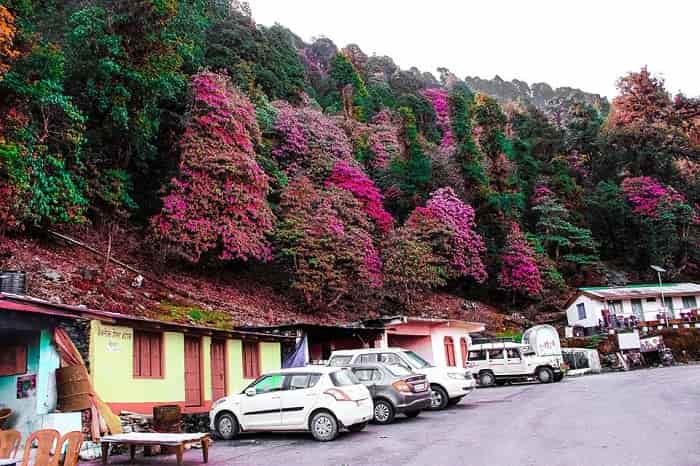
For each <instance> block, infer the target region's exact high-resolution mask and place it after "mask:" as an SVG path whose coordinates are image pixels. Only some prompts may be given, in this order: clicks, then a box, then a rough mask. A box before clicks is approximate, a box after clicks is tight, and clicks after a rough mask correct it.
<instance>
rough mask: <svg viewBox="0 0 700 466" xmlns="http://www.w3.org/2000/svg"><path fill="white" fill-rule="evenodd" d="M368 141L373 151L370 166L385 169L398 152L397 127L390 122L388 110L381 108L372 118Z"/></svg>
mask: <svg viewBox="0 0 700 466" xmlns="http://www.w3.org/2000/svg"><path fill="white" fill-rule="evenodd" d="M369 129H370V132H369V137H368V143H369V148H370V150H371V151H372V152H373V153H374V158H373V159H372V162H371V163H372V167H373V168H375V169H380V170H386V169H387V168H389V163H390V162H391V161H392V160H393V159H394V158H395V157H397V156H398V155H399V154H400V151H401V149H400V143H399V127H398V125H396V124H394V123H392V121H391V115H390V113H389V111H388V110H382V111H381V112H379V113H377V114H376V115H375V116H374V118H373V119H372V125H371V126H370V127H369Z"/></svg>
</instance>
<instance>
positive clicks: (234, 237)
mask: <svg viewBox="0 0 700 466" xmlns="http://www.w3.org/2000/svg"><path fill="white" fill-rule="evenodd" d="M191 93H192V102H191V104H190V112H189V121H188V123H187V127H186V129H185V132H184V134H183V135H182V138H181V140H180V148H181V151H182V155H181V161H180V168H179V170H180V172H179V174H178V176H177V177H176V178H173V180H172V181H171V183H170V186H169V188H168V190H167V194H166V195H165V196H164V197H163V208H162V210H161V212H160V213H159V214H158V215H156V216H155V217H154V218H153V219H152V221H151V224H152V231H153V234H154V236H155V237H156V239H157V240H159V241H160V242H161V243H163V244H165V245H167V248H168V250H169V252H171V253H175V254H176V255H179V256H182V257H184V258H186V259H187V260H189V261H191V262H198V261H199V260H200V258H201V256H202V254H204V253H207V252H210V251H216V252H218V253H219V257H220V258H221V259H223V260H233V259H239V260H248V259H257V260H261V261H266V260H268V259H270V257H271V250H270V245H269V244H268V241H267V239H266V234H267V233H268V232H270V231H271V230H272V224H273V215H272V211H271V210H270V207H269V205H268V204H267V200H266V196H267V193H268V190H269V188H268V178H267V176H266V175H265V173H264V172H263V170H262V169H261V168H260V167H259V166H258V164H257V163H256V160H255V152H254V150H253V145H254V142H255V141H257V140H258V138H259V137H260V135H259V130H258V125H257V122H256V116H255V109H254V107H253V105H252V104H251V103H250V101H249V100H248V99H247V98H246V97H245V96H244V95H243V94H241V93H240V92H239V91H238V90H236V89H235V88H234V87H233V86H232V85H231V82H230V80H229V78H228V77H227V76H223V75H220V74H216V73H212V72H209V71H204V72H201V73H199V74H196V75H195V76H194V77H193V78H192V82H191Z"/></svg>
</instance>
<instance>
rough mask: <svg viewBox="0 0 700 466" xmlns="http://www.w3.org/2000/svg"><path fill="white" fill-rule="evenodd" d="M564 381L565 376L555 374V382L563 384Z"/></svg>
mask: <svg viewBox="0 0 700 466" xmlns="http://www.w3.org/2000/svg"><path fill="white" fill-rule="evenodd" d="M562 380H564V374H559V375H557V374H554V381H555V382H561V381H562Z"/></svg>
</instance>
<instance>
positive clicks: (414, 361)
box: [403, 351, 432, 369]
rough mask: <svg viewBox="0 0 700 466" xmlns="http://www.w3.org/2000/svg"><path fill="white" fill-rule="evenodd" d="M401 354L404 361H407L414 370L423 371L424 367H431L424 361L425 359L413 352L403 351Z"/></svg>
mask: <svg viewBox="0 0 700 466" xmlns="http://www.w3.org/2000/svg"><path fill="white" fill-rule="evenodd" d="M403 354H404V356H406V359H408V362H409V363H410V364H411V365H412V366H413V367H414V368H415V369H424V368H426V367H432V364H430V363H429V362H428V361H426V360H425V359H423V358H421V357H420V356H418V354H416V353H414V352H413V351H404V352H403Z"/></svg>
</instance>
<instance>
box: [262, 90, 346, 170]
mask: <svg viewBox="0 0 700 466" xmlns="http://www.w3.org/2000/svg"><path fill="white" fill-rule="evenodd" d="M273 105H274V106H275V108H276V109H277V120H276V122H275V125H274V130H275V133H276V137H277V139H278V142H277V144H276V145H275V147H274V148H273V150H272V154H273V155H274V156H275V157H276V158H277V159H278V160H280V162H281V163H282V164H283V166H284V167H285V168H286V170H287V171H288V172H289V173H290V174H294V173H296V172H299V171H301V172H303V173H306V174H307V175H311V176H313V177H314V178H317V177H318V176H319V175H321V178H325V176H326V175H327V174H328V172H330V170H331V169H332V168H333V166H334V165H335V162H337V161H338V160H350V159H351V158H352V144H351V143H350V139H349V138H348V136H347V135H346V134H345V131H343V129H342V128H341V127H340V126H338V125H337V124H336V122H335V121H334V120H333V119H332V118H330V117H328V116H326V115H324V114H323V113H322V112H321V111H319V110H318V109H315V108H312V107H311V106H309V105H308V104H307V105H305V106H303V107H292V106H291V105H289V104H288V103H286V102H282V101H278V102H274V104H273Z"/></svg>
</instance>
